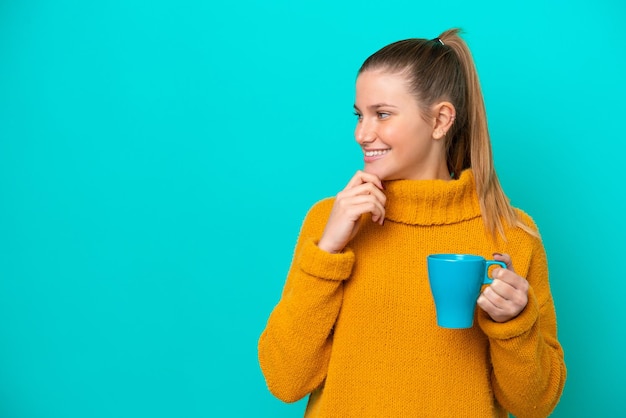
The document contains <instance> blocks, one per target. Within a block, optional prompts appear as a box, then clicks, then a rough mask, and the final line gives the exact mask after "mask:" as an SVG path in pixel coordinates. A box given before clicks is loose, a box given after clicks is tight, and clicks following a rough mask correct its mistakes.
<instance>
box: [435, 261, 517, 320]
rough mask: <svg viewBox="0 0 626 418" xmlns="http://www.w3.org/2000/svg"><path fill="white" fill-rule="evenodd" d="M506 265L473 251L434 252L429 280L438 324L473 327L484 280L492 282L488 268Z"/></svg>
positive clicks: (504, 266)
mask: <svg viewBox="0 0 626 418" xmlns="http://www.w3.org/2000/svg"><path fill="white" fill-rule="evenodd" d="M494 264H495V265H499V266H501V267H503V268H506V264H504V263H503V262H501V261H494V260H485V259H484V258H483V257H481V256H479V255H470V254H431V255H429V256H428V281H429V283H430V291H431V293H432V295H433V300H434V301H435V311H436V314H437V325H439V326H440V327H443V328H471V327H472V325H473V324H474V311H475V309H476V300H477V299H478V296H479V295H480V288H481V287H482V285H483V284H490V283H491V282H492V281H493V279H491V278H490V277H489V268H490V267H491V266H493V265H494Z"/></svg>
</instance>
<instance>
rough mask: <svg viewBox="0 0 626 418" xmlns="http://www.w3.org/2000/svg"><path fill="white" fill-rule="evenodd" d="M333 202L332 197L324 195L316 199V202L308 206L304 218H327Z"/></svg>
mask: <svg viewBox="0 0 626 418" xmlns="http://www.w3.org/2000/svg"><path fill="white" fill-rule="evenodd" d="M334 203H335V198H334V197H326V198H323V199H321V200H318V201H317V202H315V203H313V205H312V206H311V207H310V208H309V210H308V211H307V214H306V218H307V219H308V218H315V219H317V218H320V217H324V218H327V217H328V215H329V214H330V211H331V210H332V208H333V204H334Z"/></svg>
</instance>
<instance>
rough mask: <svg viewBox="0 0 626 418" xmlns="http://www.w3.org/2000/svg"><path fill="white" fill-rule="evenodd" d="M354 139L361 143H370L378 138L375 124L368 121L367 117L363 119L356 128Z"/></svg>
mask: <svg viewBox="0 0 626 418" xmlns="http://www.w3.org/2000/svg"><path fill="white" fill-rule="evenodd" d="M354 139H356V142H357V143H358V144H359V145H363V144H369V143H371V142H374V140H375V139H376V132H375V130H374V126H373V125H372V124H371V123H369V122H366V120H365V119H361V120H360V121H359V122H357V124H356V128H354Z"/></svg>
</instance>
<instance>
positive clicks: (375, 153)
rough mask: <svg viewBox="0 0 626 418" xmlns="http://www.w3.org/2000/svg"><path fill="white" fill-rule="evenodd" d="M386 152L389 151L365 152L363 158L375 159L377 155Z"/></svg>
mask: <svg viewBox="0 0 626 418" xmlns="http://www.w3.org/2000/svg"><path fill="white" fill-rule="evenodd" d="M388 151H389V150H388V149H384V150H376V151H365V156H366V157H375V156H377V155H383V154H387V152H388Z"/></svg>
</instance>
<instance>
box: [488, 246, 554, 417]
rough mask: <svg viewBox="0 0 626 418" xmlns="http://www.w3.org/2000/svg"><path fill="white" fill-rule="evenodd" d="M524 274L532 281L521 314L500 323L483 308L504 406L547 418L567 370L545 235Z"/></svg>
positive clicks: (495, 383) (518, 414) (495, 380)
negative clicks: (547, 257) (559, 337)
mask: <svg viewBox="0 0 626 418" xmlns="http://www.w3.org/2000/svg"><path fill="white" fill-rule="evenodd" d="M513 261H515V260H513ZM522 261H524V262H526V260H522ZM494 274H495V272H494ZM520 274H521V275H522V276H525V277H526V279H527V280H528V284H529V287H528V293H527V296H528V301H527V304H526V306H525V308H524V309H523V310H522V311H521V313H519V315H517V316H516V317H515V318H513V319H510V320H508V321H506V322H502V323H499V322H496V321H494V320H493V319H492V318H491V317H490V316H489V315H488V314H487V313H486V312H484V311H482V312H481V313H480V315H479V324H480V327H481V328H482V330H483V331H484V332H485V334H486V335H487V336H488V337H489V343H490V354H491V361H492V365H493V370H492V386H493V390H494V394H495V396H496V398H497V399H498V401H499V402H500V404H502V405H503V406H504V407H505V408H506V409H507V410H508V411H510V412H511V413H512V414H514V415H515V416H516V417H518V418H525V417H546V416H548V415H549V414H550V413H551V412H552V410H553V409H554V407H555V406H556V404H557V403H558V401H559V398H560V396H561V393H562V391H563V386H564V384H565V377H566V370H565V363H564V358H563V349H562V348H561V345H560V344H559V341H558V339H557V326H556V313H555V309H554V302H553V300H552V296H551V293H550V287H549V282H548V268H547V260H546V254H545V250H544V248H543V245H542V243H541V240H540V239H539V238H534V239H533V240H532V251H531V252H530V256H529V259H528V260H527V265H526V266H524V268H523V271H521V272H520Z"/></svg>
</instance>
